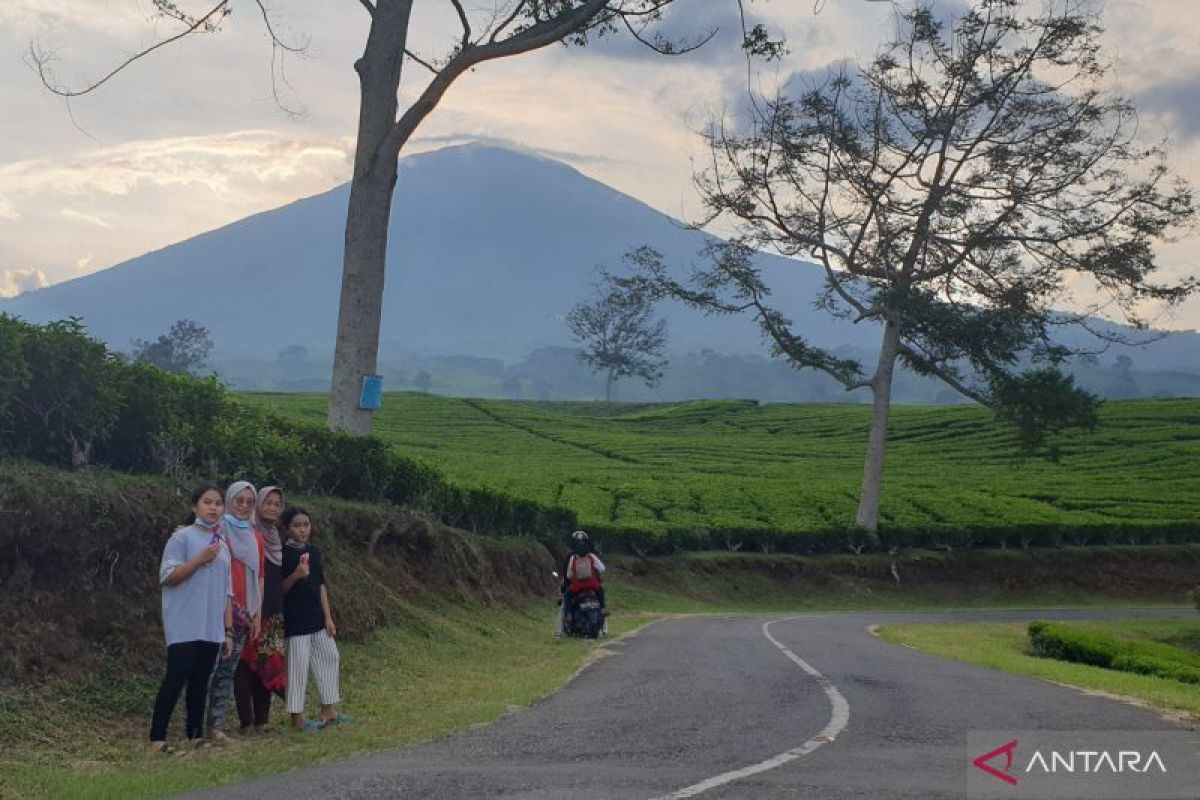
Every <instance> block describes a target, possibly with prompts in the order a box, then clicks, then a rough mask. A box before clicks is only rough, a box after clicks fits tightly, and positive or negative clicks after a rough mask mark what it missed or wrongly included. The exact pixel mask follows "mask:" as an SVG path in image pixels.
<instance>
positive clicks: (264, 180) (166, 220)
mask: <svg viewBox="0 0 1200 800" xmlns="http://www.w3.org/2000/svg"><path fill="white" fill-rule="evenodd" d="M351 146H352V143H351V142H350V140H349V139H347V138H342V137H330V138H328V139H321V138H316V137H313V138H306V137H298V136H296V135H294V134H289V133H281V132H276V131H270V130H252V131H238V132H234V133H228V134H219V135H215V136H188V137H174V138H168V139H160V140H154V141H138V142H130V143H127V144H123V145H119V146H117V147H109V148H100V149H96V150H92V151H86V152H81V153H79V154H77V155H74V156H69V157H63V158H38V159H30V160H25V161H18V162H13V163H9V164H0V198H20V199H19V206H18V205H15V204H10V205H8V206H5V205H3V204H2V203H0V215H4V216H9V215H8V214H5V213H4V212H5V210H6V209H7V211H9V212H10V213H11V215H16V216H19V217H20V219H21V221H22V222H21V224H19V225H3V224H0V270H2V269H4V268H6V267H8V268H14V267H17V266H19V265H22V264H28V263H30V262H35V263H38V264H40V265H42V268H43V269H44V270H45V273H46V275H47V276H48V277H49V279H50V280H51V281H58V280H64V279H67V278H72V277H76V276H77V275H80V274H84V273H86V272H90V271H93V270H95V269H97V268H100V267H105V266H109V265H112V264H115V263H119V262H120V261H123V260H125V259H128V258H132V257H135V256H138V255H141V254H142V253H145V252H147V251H150V250H154V249H157V248H160V247H165V246H167V245H169V244H173V243H175V242H178V241H182V240H184V239H188V238H190V237H192V236H195V235H197V234H200V233H203V232H205V231H209V230H212V229H214V228H219V227H221V226H222V225H227V224H229V223H231V222H234V221H236V220H239V219H242V218H243V217H246V216H249V215H251V214H256V213H259V212H261V211H266V210H268V209H272V208H276V207H278V206H281V205H284V204H286V203H289V202H291V201H293V200H295V199H296V198H297V197H303V196H306V195H312V194H317V193H319V192H323V191H326V190H328V189H330V188H332V187H334V186H336V185H338V184H339V183H342V182H344V181H345V180H346V179H347V178H348V177H349V173H350V166H349V157H350V155H349V154H350V148H351ZM81 252H85V253H87V254H88V255H87V256H85V257H84V258H82V259H81V258H80V253H81Z"/></svg>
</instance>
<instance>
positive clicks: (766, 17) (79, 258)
mask: <svg viewBox="0 0 1200 800" xmlns="http://www.w3.org/2000/svg"><path fill="white" fill-rule="evenodd" d="M269 2H270V5H269V7H270V8H272V9H273V13H272V19H273V20H274V21H275V24H276V25H277V29H278V31H279V32H280V34H281V35H282V37H283V38H284V39H286V40H288V41H291V42H295V43H297V44H304V45H306V47H307V49H306V51H305V53H304V54H303V56H302V57H299V58H295V57H289V58H287V59H284V61H283V62H282V68H280V66H279V63H278V62H277V63H275V65H274V66H273V62H272V54H271V48H270V47H269V44H268V40H267V38H266V34H265V31H264V27H263V24H262V21H261V17H260V16H258V15H259V12H258V9H257V6H256V5H255V4H254V3H252V2H250V0H237V1H236V2H235V4H234V13H233V15H232V16H231V17H230V18H229V19H227V20H226V21H225V23H224V24H223V25H222V27H221V29H220V31H219V32H217V33H215V34H212V35H206V36H202V37H195V38H193V39H191V40H188V41H185V42H182V43H179V44H176V45H173V46H171V47H168V48H164V49H163V50H160V51H158V52H156V53H155V54H153V55H152V56H151V57H150V58H148V59H146V60H144V61H142V62H139V63H138V64H135V65H134V66H132V67H131V68H130V69H129V70H127V71H126V72H124V73H123V74H121V75H120V76H118V77H117V78H116V79H114V80H113V81H112V82H110V83H109V84H108V85H106V86H105V87H102V88H101V89H100V90H98V91H97V92H95V93H93V94H90V95H88V96H86V97H82V98H78V99H76V100H73V101H71V103H70V104H69V105H68V104H67V103H65V102H64V101H63V100H61V99H59V98H56V97H53V96H52V95H50V94H49V93H48V92H46V91H45V90H44V89H43V88H42V87H41V84H40V83H39V81H38V78H37V76H36V74H35V73H34V72H33V71H32V69H31V68H30V66H29V64H28V57H27V53H28V52H29V49H30V45H31V43H33V44H35V45H36V46H38V47H40V48H42V49H44V50H46V51H48V52H52V53H53V54H54V56H55V61H54V63H53V68H54V70H55V72H56V74H57V76H58V78H59V79H60V81H61V82H62V83H64V84H68V85H80V84H84V83H86V82H88V81H89V80H94V79H95V78H97V77H99V76H100V75H103V74H104V73H105V72H106V71H107V70H108V69H110V68H111V67H112V66H113V65H114V64H116V63H119V62H120V61H121V60H122V59H123V58H125V57H126V56H128V54H130V53H132V52H135V51H137V50H138V49H139V48H141V47H144V46H146V45H147V44H150V43H153V42H154V41H157V40H158V39H159V38H162V37H163V36H165V35H170V34H172V33H174V32H175V31H176V30H177V27H176V26H177V23H172V22H170V21H167V20H163V19H161V18H157V17H155V16H154V14H153V6H152V4H151V2H150V0H0V109H3V112H2V113H0V296H12V295H14V294H16V293H19V292H21V291H24V290H27V289H29V288H32V287H36V286H41V285H46V284H47V283H56V282H59V281H63V280H67V279H70V278H72V277H76V276H79V275H83V274H87V273H89V272H93V271H95V270H98V269H103V268H105V267H108V266H111V265H113V264H116V263H119V262H121V261H123V260H125V259H127V258H132V257H134V256H137V255H140V254H142V253H145V252H147V251H149V250H154V249H157V248H160V247H163V246H165V245H168V244H171V243H173V242H177V241H180V240H182V239H186V238H188V237H191V236H194V235H196V234H198V233H201V232H203V231H206V230H211V229H213V228H216V227H219V226H221V225H224V224H226V223H228V222H232V221H234V220H237V219H240V218H242V217H245V216H247V215H249V214H252V213H255V212H258V211H263V210H267V209H270V208H274V207H276V206H279V205H282V204H284V203H287V202H289V201H291V200H294V199H296V198H299V197H304V196H307V195H312V194H316V193H319V192H322V191H325V190H327V189H329V188H332V187H333V186H335V185H337V184H339V183H342V182H344V181H346V180H347V179H348V177H349V171H350V155H351V152H352V144H353V136H354V131H355V123H356V119H357V109H358V93H357V91H358V90H357V81H356V79H355V76H354V72H353V69H352V64H353V61H354V59H355V58H356V57H357V56H358V55H359V53H360V52H361V48H362V43H363V41H364V38H365V34H366V31H367V22H368V18H367V15H366V13H365V11H364V10H363V8H362V7H361V6H360V5H359V3H358V2H357V0H293V2H283V0H269ZM896 2H897V4H899V5H905V4H910V3H911V2H912V0H896ZM1196 2H1197V0H1109V2H1108V3H1107V8H1106V12H1105V19H1106V27H1107V29H1108V31H1109V33H1108V34H1106V37H1107V42H1108V49H1109V54H1110V55H1111V56H1112V57H1113V58H1114V60H1115V62H1116V64H1117V70H1116V73H1115V80H1116V85H1117V88H1118V89H1119V90H1121V91H1122V92H1124V93H1126V94H1128V95H1131V96H1133V97H1134V98H1135V100H1136V102H1137V104H1138V107H1139V109H1140V111H1141V125H1142V129H1143V130H1146V131H1147V132H1148V133H1149V134H1150V135H1154V136H1160V135H1167V136H1169V137H1170V139H1171V142H1172V152H1173V154H1174V155H1173V163H1174V166H1175V169H1176V170H1177V171H1178V172H1180V173H1182V174H1184V175H1185V176H1187V177H1188V178H1189V179H1190V180H1192V181H1193V182H1194V183H1196V184H1197V185H1200V15H1197V14H1196V13H1195V4H1196ZM961 3H962V0H943V5H949V4H957V5H961ZM179 5H180V7H182V8H184V9H187V10H191V11H196V10H200V9H202V8H207V7H208V5H209V3H208V2H206V0H179ZM467 5H468V6H469V7H472V8H483V7H489V6H490V5H491V0H473V1H472V2H468V4H467ZM748 7H749V9H750V10H751V13H752V14H753V15H754V17H753V19H754V20H760V21H763V22H766V23H767V24H769V25H771V26H773V27H774V28H775V29H777V30H782V31H784V32H785V33H786V35H787V38H788V41H789V45H790V50H791V52H790V54H789V55H788V57H787V59H786V63H784V64H783V65H781V67H780V69H779V73H778V74H779V75H788V74H791V73H792V72H793V71H796V70H816V69H821V68H822V67H824V66H825V65H828V64H830V63H833V62H836V61H840V60H843V59H846V58H856V57H859V58H861V57H865V56H868V55H869V54H870V53H871V52H872V51H873V50H874V49H875V48H876V46H877V44H878V42H879V41H880V39H881V38H882V37H883V36H884V35H885V34H886V33H887V32H888V31H890V30H891V28H892V25H893V23H894V15H895V9H894V7H893V6H892V4H890V3H888V2H867V0H815V2H814V0H754V2H752V3H748ZM678 8H679V10H678V11H676V12H675V13H674V14H673V15H672V19H671V20H670V25H671V27H670V30H672V31H674V32H676V33H687V32H689V31H695V32H698V31H701V30H706V29H709V28H713V27H715V28H717V29H719V30H720V32H721V33H720V35H719V36H718V37H717V39H716V40H715V41H713V42H712V43H710V44H709V45H708V46H706V47H705V48H703V49H702V50H700V51H698V52H696V53H693V54H691V55H689V56H685V57H680V58H675V59H669V60H668V59H663V58H661V57H658V56H654V54H652V53H650V52H649V51H648V50H646V49H644V48H641V47H636V46H632V45H631V44H630V43H629V42H628V41H627V40H620V39H617V40H614V41H611V42H608V43H603V44H601V45H600V46H596V47H589V48H587V49H585V50H579V49H564V48H560V47H553V48H549V49H546V50H543V51H540V52H537V53H534V54H530V55H527V56H524V57H521V58H517V59H509V60H507V61H502V62H494V63H491V64H487V65H484V66H483V67H481V68H479V69H478V70H476V71H475V72H474V73H472V74H470V75H467V76H464V78H463V79H461V80H460V81H459V82H458V83H457V84H456V85H455V86H454V87H453V88H452V89H451V90H450V92H449V94H448V95H447V97H446V99H445V100H444V101H443V103H442V104H441V106H440V107H439V108H438V109H437V110H436V111H435V112H434V114H433V115H432V116H431V117H430V118H429V119H428V120H427V121H426V123H425V125H424V126H423V127H422V129H421V131H420V133H419V135H418V137H417V139H415V140H414V142H413V143H412V145H411V146H410V148H409V152H416V151H419V150H423V149H430V148H434V147H440V146H443V145H445V144H447V143H453V142H458V141H464V140H471V139H484V140H490V141H495V142H498V143H509V144H514V145H519V146H521V147H525V148H528V149H532V150H536V151H538V152H542V153H545V154H547V155H550V156H553V157H555V158H559V159H561V160H564V161H567V162H568V163H571V164H572V165H574V166H575V167H577V168H578V169H580V170H581V171H583V172H585V173H586V174H588V175H590V176H592V177H594V178H596V179H598V180H601V181H603V182H605V183H607V184H609V185H611V186H614V187H616V188H617V189H619V190H621V191H623V192H626V193H628V194H631V195H633V196H635V197H638V198H640V199H641V200H643V201H645V202H647V203H649V204H650V205H653V206H655V207H656V208H659V209H660V210H662V211H664V212H666V213H669V214H672V215H675V216H690V215H692V214H693V212H694V211H695V210H696V203H695V200H694V192H693V189H692V183H691V175H692V159H694V158H698V157H700V156H701V148H700V144H699V142H698V138H697V136H696V133H695V131H697V130H699V129H700V128H702V127H703V126H704V124H705V122H706V121H707V120H708V119H709V118H710V117H711V116H712V115H713V114H714V113H715V112H717V111H719V110H720V109H721V108H722V106H723V104H724V103H726V102H727V100H728V98H731V97H736V95H737V93H738V92H739V91H744V88H745V84H746V65H745V62H744V61H743V60H742V59H741V57H740V55H739V53H738V50H737V41H738V39H737V32H738V23H737V18H736V17H735V16H733V14H732V13H731V12H730V9H731V8H732V3H731V2H728V0H689V1H687V2H681V3H679V5H678ZM417 9H418V12H417V17H416V19H415V20H414V26H413V33H412V37H411V39H410V44H411V45H412V46H413V47H414V48H415V49H416V50H417V51H418V52H419V53H422V54H426V55H434V54H436V53H438V52H441V51H443V50H444V49H445V47H446V45H447V44H448V42H450V41H451V36H452V34H453V31H454V20H455V18H454V17H453V16H451V15H452V13H453V12H452V11H451V9H450V5H449V3H447V2H445V0H417ZM272 76H274V80H273V79H272ZM424 78H425V75H423V74H422V73H421V71H420V70H418V69H408V71H407V72H406V73H405V81H404V86H403V87H402V93H403V96H404V97H408V98H411V97H412V96H414V95H415V93H416V92H417V91H419V89H420V88H421V86H422V85H423V83H422V81H423V80H424ZM756 80H757V81H759V82H760V83H761V85H765V86H768V87H769V86H770V85H772V82H773V81H775V80H777V78H776V76H775V75H774V74H765V75H760V76H758V77H757V78H756ZM273 84H275V85H276V86H277V89H278V93H279V99H280V102H277V101H276V97H275V92H273V89H272V86H273ZM402 99H403V98H402ZM280 105H283V106H284V107H286V109H288V111H284V110H281V108H280ZM288 112H291V113H288ZM1198 245H1200V239H1198V238H1197V237H1196V236H1195V235H1192V236H1190V237H1188V238H1187V239H1185V240H1183V241H1181V242H1179V243H1177V244H1174V245H1171V246H1169V247H1168V248H1166V249H1165V250H1164V251H1163V262H1164V263H1165V264H1166V265H1167V266H1168V268H1169V270H1170V271H1171V272H1172V273H1173V274H1175V275H1180V276H1182V275H1185V274H1193V273H1194V272H1195V271H1196V270H1195V269H1194V268H1193V267H1192V263H1193V261H1192V253H1193V252H1194V250H1195V249H1196V247H1197V246H1198ZM1159 322H1160V324H1162V325H1163V326H1164V327H1171V328H1197V329H1200V300H1192V301H1190V302H1189V303H1188V304H1187V305H1185V306H1184V307H1182V308H1180V309H1177V310H1176V311H1175V312H1174V313H1173V315H1171V316H1170V317H1165V318H1161V319H1160V320H1159Z"/></svg>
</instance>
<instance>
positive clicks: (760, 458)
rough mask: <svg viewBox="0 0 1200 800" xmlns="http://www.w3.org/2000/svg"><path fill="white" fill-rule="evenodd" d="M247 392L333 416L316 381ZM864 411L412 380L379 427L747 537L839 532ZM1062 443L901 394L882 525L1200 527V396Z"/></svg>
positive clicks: (643, 516)
mask: <svg viewBox="0 0 1200 800" xmlns="http://www.w3.org/2000/svg"><path fill="white" fill-rule="evenodd" d="M245 397H247V398H249V399H251V400H253V401H254V402H257V403H261V404H265V405H267V406H269V407H270V408H272V409H274V410H275V411H277V412H280V413H283V414H294V415H297V416H303V417H308V418H311V419H323V418H324V402H325V401H324V398H323V397H321V396H316V395H268V394H249V395H245ZM869 413H870V410H869V409H868V408H863V407H858V406H853V405H829V404H826V405H784V404H779V405H767V406H760V405H758V404H756V403H753V402H749V401H710V402H697V403H686V404H674V405H671V404H667V405H641V406H639V405H617V406H605V405H604V404H588V403H523V402H504V401H480V400H469V399H450V398H439V397H434V396H430V395H423V394H412V393H406V394H389V395H388V396H387V398H386V399H385V402H384V408H383V411H382V412H380V414H379V415H378V417H377V421H376V425H375V431H376V433H377V434H378V435H380V436H383V437H384V438H386V439H388V440H390V441H392V442H394V443H395V444H396V445H398V446H400V447H401V448H402V449H403V450H404V451H405V452H406V453H408V454H411V455H415V456H418V457H420V458H422V459H424V460H426V461H429V462H431V463H434V464H437V465H438V466H439V467H441V468H442V469H443V470H444V471H445V472H446V474H447V475H448V476H449V477H450V478H451V479H454V480H458V481H460V482H462V483H463V484H465V485H479V486H488V487H494V488H499V489H503V490H505V491H507V492H509V493H512V494H514V495H516V496H520V497H526V498H531V499H537V500H541V501H545V502H549V503H553V504H556V505H564V506H567V507H568V508H571V509H573V510H574V511H576V512H577V513H578V514H579V517H580V521H581V523H582V524H584V525H585V526H586V527H590V528H593V529H596V530H598V531H611V532H614V533H617V532H619V533H620V535H621V536H622V538H629V537H630V536H631V535H632V536H633V539H634V540H637V539H638V535H640V534H644V535H645V537H646V539H647V541H650V540H652V539H655V538H657V539H662V537H670V538H672V539H673V540H678V541H681V542H686V541H687V540H689V539H691V538H695V537H696V536H700V537H702V538H704V537H708V538H710V539H711V544H712V545H714V546H716V547H718V548H720V547H738V546H744V547H746V548H747V549H752V548H754V547H763V548H772V547H778V546H780V545H781V542H782V541H783V540H784V539H786V538H787V537H790V536H796V535H802V536H813V537H818V536H820V537H828V536H833V537H843V536H844V534H845V531H846V530H847V529H848V528H849V527H851V523H852V521H853V518H854V510H855V504H856V501H857V497H858V489H859V481H860V480H861V474H862V461H863V454H864V447H865V439H866V429H867V423H868V417H869ZM1059 447H1060V460H1059V461H1058V462H1051V461H1046V460H1030V461H1026V462H1023V463H1019V462H1016V461H1014V460H1013V449H1012V446H1011V443H1010V442H1009V441H1008V440H1007V439H1006V435H1005V433H1004V432H1003V430H1002V429H1001V428H1000V427H999V426H997V425H995V424H994V423H992V421H991V418H990V415H989V414H988V412H985V411H983V410H980V409H978V408H976V407H947V408H939V407H897V408H895V409H894V410H893V416H892V433H891V439H890V442H889V445H888V466H887V474H886V478H885V490H884V502H883V507H882V514H881V519H882V528H883V531H884V534H885V535H888V534H889V532H890V534H891V535H893V536H896V537H898V539H899V540H900V541H905V540H910V539H913V538H914V537H915V539H916V540H919V542H920V543H922V544H926V545H933V546H938V545H942V546H956V545H960V544H965V543H970V542H972V541H991V543H993V544H996V543H1002V544H1012V545H1019V544H1022V543H1024V542H1026V541H1032V542H1035V543H1037V542H1040V543H1056V542H1059V541H1066V542H1070V543H1078V544H1083V543H1097V542H1099V541H1114V542H1125V541H1130V542H1133V541H1143V540H1154V539H1156V538H1162V537H1168V538H1172V537H1183V536H1194V535H1196V534H1197V532H1200V491H1197V490H1198V489H1200V401H1196V400H1162V401H1127V402H1112V403H1107V404H1105V405H1104V406H1103V407H1102V409H1101V424H1100V427H1099V429H1098V430H1097V431H1096V432H1095V433H1093V434H1090V435H1087V434H1081V435H1072V436H1070V437H1066V438H1064V439H1063V440H1062V441H1061V442H1060V443H1059ZM697 532H699V533H697ZM788 549H792V548H790V547H789V548H788Z"/></svg>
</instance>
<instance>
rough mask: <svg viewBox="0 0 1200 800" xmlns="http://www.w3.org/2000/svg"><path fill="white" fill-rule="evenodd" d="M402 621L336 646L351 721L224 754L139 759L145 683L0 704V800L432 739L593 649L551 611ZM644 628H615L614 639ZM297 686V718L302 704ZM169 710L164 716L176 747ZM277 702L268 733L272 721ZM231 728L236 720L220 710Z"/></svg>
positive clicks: (572, 665) (41, 693) (549, 684)
mask: <svg viewBox="0 0 1200 800" xmlns="http://www.w3.org/2000/svg"><path fill="white" fill-rule="evenodd" d="M414 613H415V614H416V615H417V616H415V617H414V619H413V623H412V624H410V625H406V626H404V628H402V629H400V628H392V629H387V630H384V631H382V632H379V633H377V634H375V635H373V636H371V637H370V638H368V639H367V640H366V641H363V642H357V643H351V644H346V643H343V644H341V645H340V648H341V652H342V660H343V666H342V687H343V694H344V695H345V697H346V702H345V703H344V705H343V706H342V708H343V709H344V710H345V711H347V712H348V713H350V714H352V715H354V716H355V717H356V718H357V719H358V724H356V725H353V726H350V727H345V728H338V729H333V730H328V731H322V732H320V733H318V734H307V735H305V734H296V733H292V732H291V731H286V730H282V729H281V730H279V731H278V732H276V733H273V734H269V735H267V736H264V737H253V738H247V739H243V738H242V737H239V736H236V735H235V736H234V742H232V743H231V744H230V745H229V746H227V747H223V748H219V749H212V750H205V751H198V752H192V753H190V754H189V755H187V756H186V757H184V758H177V757H163V756H157V757H155V756H150V755H147V754H144V753H143V752H142V749H141V748H142V745H143V744H144V742H145V735H146V726H147V725H148V724H149V723H148V720H149V716H148V715H149V703H151V702H152V701H153V697H154V692H155V690H156V688H157V680H156V678H149V677H144V678H141V679H128V678H121V677H120V676H119V675H116V674H101V675H95V676H91V677H89V678H85V679H82V680H79V681H74V682H58V683H56V684H55V685H53V686H43V687H39V688H38V689H36V690H34V691H32V692H29V691H22V692H15V691H14V692H11V693H9V694H4V693H0V741H3V742H4V746H3V748H2V749H0V795H2V796H5V797H14V798H17V797H20V798H29V797H52V798H136V797H150V796H160V795H163V794H167V793H171V792H179V791H184V790H187V789H192V788H197V787H202V786H212V785H216V784H220V783H228V782H233V781H241V780H246V779H249V778H252V777H255V776H258V775H263V774H267V773H273V772H280V771H284V770H288V769H294V768H297V767H301V766H306V765H310V764H314V763H323V762H327V761H333V760H336V759H341V758H345V757H348V756H351V755H354V754H357V753H363V752H368V751H372V750H379V749H383V748H387V747H395V746H400V745H410V744H414V743H417V742H424V741H429V740H431V739H436V738H438V737H441V736H445V735H447V734H449V733H451V732H453V731H458V730H462V729H464V728H467V727H470V726H471V725H475V724H478V723H482V722H487V721H489V720H493V719H496V718H497V717H500V716H502V715H503V714H505V713H507V712H509V711H512V710H515V709H518V708H522V707H525V706H528V705H530V704H531V703H533V702H534V701H536V700H538V699H539V698H542V697H544V696H545V695H547V694H548V693H550V692H551V691H553V690H554V689H556V688H558V687H559V686H561V685H562V684H563V683H564V682H565V681H566V680H567V678H568V677H570V676H571V675H572V674H573V673H574V672H575V671H576V670H577V669H578V668H579V666H580V664H581V663H582V662H583V660H584V658H586V656H587V655H588V653H589V652H590V651H591V649H592V648H593V646H594V645H593V644H592V643H590V642H582V641H573V640H568V641H566V642H560V643H555V642H553V641H552V639H551V637H550V632H551V625H552V621H553V616H552V613H553V612H552V610H551V609H538V610H537V612H536V613H533V612H518V611H506V610H502V609H490V610H486V611H482V610H480V609H474V608H463V607H452V606H447V607H444V608H439V609H436V610H428V611H424V612H414ZM645 619H646V617H643V616H641V615H635V614H626V615H624V616H623V617H622V618H621V620H619V621H614V625H613V632H614V633H615V634H619V633H621V632H622V631H625V630H629V629H630V628H632V627H634V626H635V625H638V624H641V623H642V622H644V621H645ZM311 692H312V690H311V689H310V711H313V710H315V706H313V702H314V700H313V695H312V693H311ZM182 717H183V706H182V702H181V703H180V705H179V707H177V708H176V712H175V716H174V718H173V719H172V732H171V739H172V741H173V742H175V743H177V742H178V740H179V737H180V736H181V733H180V730H181V726H182V722H183V719H182ZM285 718H286V715H285V714H284V713H283V711H282V708H281V704H280V702H279V701H278V700H277V701H276V702H275V707H274V709H273V712H272V721H273V724H274V725H275V726H281V725H282V724H283V723H284V722H285ZM229 724H230V725H232V726H233V728H234V729H236V724H237V717H236V715H235V714H234V712H233V709H232V708H231V709H230V723H229Z"/></svg>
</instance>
